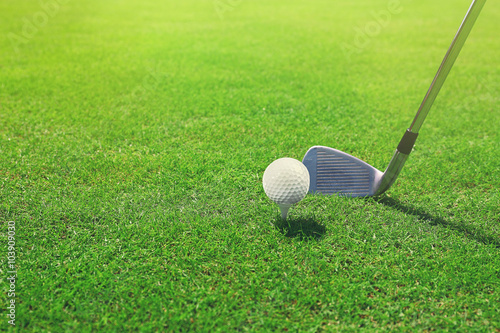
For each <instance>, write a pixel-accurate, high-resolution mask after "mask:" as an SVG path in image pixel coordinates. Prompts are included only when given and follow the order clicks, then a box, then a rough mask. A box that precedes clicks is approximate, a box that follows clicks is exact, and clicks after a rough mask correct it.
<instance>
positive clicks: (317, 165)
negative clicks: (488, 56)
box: [302, 0, 486, 197]
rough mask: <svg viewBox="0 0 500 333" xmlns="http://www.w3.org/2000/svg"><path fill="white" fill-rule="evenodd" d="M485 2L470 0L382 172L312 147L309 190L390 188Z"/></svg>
mask: <svg viewBox="0 0 500 333" xmlns="http://www.w3.org/2000/svg"><path fill="white" fill-rule="evenodd" d="M485 2H486V0H473V1H472V4H471V6H470V8H469V10H468V12H467V14H466V15H465V18H464V20H463V21H462V24H461V25H460V28H459V29H458V32H457V33H456V35H455V38H454V39H453V42H452V43H451V45H450V47H449V49H448V52H447V53H446V55H445V56H444V59H443V61H442V63H441V66H440V67H439V69H438V71H437V74H436V76H435V77H434V80H433V81H432V83H431V85H430V87H429V90H428V91H427V94H426V95H425V97H424V99H423V101H422V104H421V105H420V108H419V109H418V111H417V114H416V116H415V118H414V120H413V122H412V124H411V126H410V127H409V128H408V129H407V130H406V132H405V134H404V136H403V138H402V139H401V141H400V142H399V145H398V147H397V149H396V151H395V153H394V155H393V157H392V159H391V161H390V163H389V166H388V167H387V169H386V170H385V172H381V171H379V170H378V169H376V168H374V167H373V166H371V165H369V164H368V163H365V162H363V161H362V160H360V159H358V158H356V157H354V156H351V155H349V154H347V153H344V152H342V151H340V150H337V149H333V148H329V147H324V146H314V147H311V148H310V149H309V150H308V151H307V153H306V155H305V156H304V159H303V161H302V162H303V163H304V165H305V166H306V167H307V169H308V171H309V174H310V177H311V180H310V187H309V192H311V193H322V194H327V195H330V194H338V195H342V196H349V197H366V196H373V195H379V194H382V193H384V192H385V191H386V190H387V189H388V188H389V187H391V185H392V184H393V183H394V181H395V180H396V178H397V177H398V175H399V172H400V171H401V169H402V168H403V165H404V164H405V162H406V160H407V159H408V156H409V155H410V153H411V151H412V149H413V145H414V144H415V141H416V139H417V136H418V131H419V129H420V127H421V126H422V123H423V122H424V120H425V117H426V116H427V114H428V113H429V110H430V108H431V106H432V104H433V103H434V100H435V99H436V96H437V95H438V93H439V90H440V89H441V87H442V86H443V83H444V81H445V80H446V77H447V76H448V73H449V72H450V70H451V68H452V67H453V64H454V62H455V60H456V59H457V57H458V54H459V53H460V50H461V49H462V46H463V45H464V43H465V41H466V39H467V36H468V35H469V32H470V31H471V29H472V27H473V25H474V22H475V21H476V19H477V17H478V16H479V13H480V12H481V9H482V8H483V6H484V4H485Z"/></svg>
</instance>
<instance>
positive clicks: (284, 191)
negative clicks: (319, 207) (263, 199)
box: [262, 157, 310, 205]
mask: <svg viewBox="0 0 500 333" xmlns="http://www.w3.org/2000/svg"><path fill="white" fill-rule="evenodd" d="M309 182H310V179H309V171H307V168H306V166H305V165H304V164H302V162H300V161H297V160H296V159H293V158H290V157H284V158H280V159H278V160H276V161H274V162H273V163H271V164H269V166H268V167H267V169H266V171H264V177H263V179H262V183H263V185H264V191H265V192H266V194H267V196H268V197H269V199H271V200H272V201H274V202H275V203H277V204H278V205H293V204H295V203H297V202H299V201H300V200H302V199H303V198H304V197H305V196H306V194H307V191H308V190H309Z"/></svg>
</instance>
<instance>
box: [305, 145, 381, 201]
mask: <svg viewBox="0 0 500 333" xmlns="http://www.w3.org/2000/svg"><path fill="white" fill-rule="evenodd" d="M302 163H304V165H305V166H306V168H307V170H308V171H309V175H310V177H311V182H310V186H309V192H310V193H322V194H327V195H331V194H338V195H341V196H348V197H366V196H373V195H375V194H377V190H378V188H379V186H380V183H381V180H382V177H383V175H384V174H383V173H382V172H381V171H379V170H377V169H376V168H374V167H372V166H371V165H369V164H367V163H365V162H363V161H362V160H360V159H358V158H356V157H354V156H351V155H349V154H346V153H344V152H342V151H340V150H337V149H333V148H329V147H324V146H314V147H311V148H310V149H309V150H308V151H307V153H306V155H305V156H304V159H303V160H302Z"/></svg>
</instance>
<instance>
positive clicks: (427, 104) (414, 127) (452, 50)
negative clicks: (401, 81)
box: [409, 0, 486, 133]
mask: <svg viewBox="0 0 500 333" xmlns="http://www.w3.org/2000/svg"><path fill="white" fill-rule="evenodd" d="M485 3H486V0H474V1H472V4H471V5H470V8H469V11H468V12H467V14H466V15H465V18H464V20H463V21H462V25H461V26H460V28H459V29H458V31H457V34H456V35H455V38H454V39H453V42H452V43H451V45H450V47H449V49H448V52H447V53H446V55H445V56H444V59H443V62H442V63H441V66H440V67H439V69H438V71H437V73H436V76H435V77H434V80H433V81H432V83H431V86H430V87H429V90H428V91H427V94H426V95H425V97H424V100H423V101H422V104H421V105H420V108H419V109H418V112H417V115H416V116H415V119H413V122H412V124H411V126H410V128H409V130H410V131H411V132H413V133H418V131H419V130H420V127H421V126H422V123H423V122H424V120H425V117H426V116H427V114H428V113H429V110H430V108H431V106H432V104H433V103H434V100H435V99H436V96H437V95H438V93H439V90H441V87H442V86H443V83H444V81H445V80H446V77H447V76H448V73H449V72H450V70H451V67H453V64H454V63H455V60H456V59H457V57H458V54H459V53H460V50H461V49H462V46H463V45H464V43H465V40H466V39H467V37H468V36H469V32H470V31H471V29H472V27H473V26H474V23H475V22H476V19H477V17H478V16H479V13H480V12H481V9H482V8H483V6H484V4H485Z"/></svg>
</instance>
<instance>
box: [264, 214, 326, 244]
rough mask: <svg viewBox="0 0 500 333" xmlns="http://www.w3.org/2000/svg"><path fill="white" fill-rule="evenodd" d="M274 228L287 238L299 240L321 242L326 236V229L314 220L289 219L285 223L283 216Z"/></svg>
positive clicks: (277, 220) (279, 217)
mask: <svg viewBox="0 0 500 333" xmlns="http://www.w3.org/2000/svg"><path fill="white" fill-rule="evenodd" d="M274 226H275V227H276V228H277V229H278V230H279V231H280V232H281V233H282V234H283V235H285V237H290V238H299V239H300V240H320V239H321V238H322V237H323V236H324V235H325V234H326V227H325V226H324V225H322V224H320V223H318V222H316V221H315V220H314V219H313V218H298V219H294V218H288V219H286V220H285V221H283V220H282V219H281V216H278V217H277V218H276V221H275V222H274Z"/></svg>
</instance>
